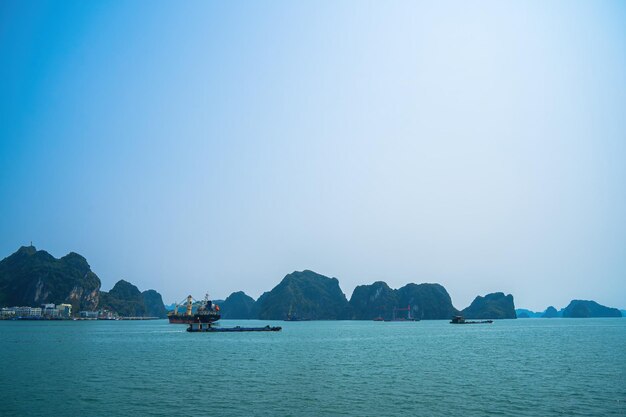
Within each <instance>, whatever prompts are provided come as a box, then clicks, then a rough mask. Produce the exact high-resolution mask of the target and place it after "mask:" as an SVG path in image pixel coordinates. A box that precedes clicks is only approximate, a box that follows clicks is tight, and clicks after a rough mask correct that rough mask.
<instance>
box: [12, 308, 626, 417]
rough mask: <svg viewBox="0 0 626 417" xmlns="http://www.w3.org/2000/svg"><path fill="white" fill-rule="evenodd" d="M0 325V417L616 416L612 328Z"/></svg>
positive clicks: (624, 360) (623, 346)
mask: <svg viewBox="0 0 626 417" xmlns="http://www.w3.org/2000/svg"><path fill="white" fill-rule="evenodd" d="M266 324H269V325H275V326H276V325H277V326H282V328H283V329H282V331H281V332H259V333H188V332H186V331H185V329H186V326H185V325H174V324H169V323H168V322H167V321H166V320H154V321H59V322H26V321H0V358H1V361H0V365H1V366H0V376H1V381H2V382H1V386H0V416H3V417H7V416H136V417H139V416H168V417H170V416H172V417H173V416H177V415H181V416H183V415H185V416H220V417H224V416H626V318H604V319H518V320H496V321H495V322H494V323H493V324H484V325H452V324H449V323H448V321H421V322H374V321H371V322H370V321H302V322H273V321H254V320H251V321H247V320H222V321H221V325H222V326H223V327H231V326H237V325H240V326H265V325H266Z"/></svg>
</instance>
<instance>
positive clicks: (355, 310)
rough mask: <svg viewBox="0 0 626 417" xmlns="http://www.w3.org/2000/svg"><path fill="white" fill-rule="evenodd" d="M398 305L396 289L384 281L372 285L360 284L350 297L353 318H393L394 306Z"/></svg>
mask: <svg viewBox="0 0 626 417" xmlns="http://www.w3.org/2000/svg"><path fill="white" fill-rule="evenodd" d="M397 306H398V295H397V294H396V291H395V290H392V289H391V288H389V286H388V285H387V284H386V283H385V282H382V281H377V282H375V283H373V284H371V285H359V286H358V287H356V288H355V289H354V292H353V293H352V297H350V307H352V318H353V319H355V320H373V319H375V318H377V317H382V318H384V319H387V320H388V319H391V316H392V314H393V308H394V307H397Z"/></svg>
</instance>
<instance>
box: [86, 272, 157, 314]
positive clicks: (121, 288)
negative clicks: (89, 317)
mask: <svg viewBox="0 0 626 417" xmlns="http://www.w3.org/2000/svg"><path fill="white" fill-rule="evenodd" d="M98 308H100V309H106V310H111V311H114V312H116V313H117V314H119V315H120V316H123V317H160V318H164V317H166V315H167V312H166V310H165V306H164V305H163V299H162V298H161V294H159V293H158V292H156V291H155V290H147V291H144V292H143V293H142V292H140V291H139V289H138V288H137V287H135V286H134V285H133V284H131V283H130V282H127V281H124V280H123V279H122V280H120V281H118V282H117V283H116V284H115V285H114V286H113V288H112V289H111V291H109V292H108V293H107V292H104V291H102V292H101V293H100V304H99V305H98Z"/></svg>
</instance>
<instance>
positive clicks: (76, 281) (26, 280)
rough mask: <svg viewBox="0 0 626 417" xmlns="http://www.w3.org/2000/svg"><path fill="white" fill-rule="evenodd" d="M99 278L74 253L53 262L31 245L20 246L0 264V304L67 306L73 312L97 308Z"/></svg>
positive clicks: (83, 259) (81, 258)
mask: <svg viewBox="0 0 626 417" xmlns="http://www.w3.org/2000/svg"><path fill="white" fill-rule="evenodd" d="M99 290H100V279H99V278H98V276H97V275H96V274H94V273H93V272H92V271H91V268H90V267H89V264H88V263H87V260H86V259H85V258H83V257H82V256H80V255H79V254H77V253H74V252H71V253H69V254H68V255H66V256H64V257H62V258H60V259H57V258H55V257H54V256H52V255H50V254H49V253H48V252H46V251H43V250H39V251H38V250H36V249H35V247H34V246H22V247H21V248H20V249H19V250H18V251H17V252H15V253H14V254H12V255H10V256H8V257H6V258H5V259H3V260H2V261H0V305H4V306H9V305H10V306H38V305H40V304H43V303H55V304H61V303H69V304H72V309H73V311H75V312H76V311H79V310H91V309H94V308H95V307H96V306H97V305H98V301H99Z"/></svg>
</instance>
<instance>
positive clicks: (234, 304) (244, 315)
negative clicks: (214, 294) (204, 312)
mask: <svg viewBox="0 0 626 417" xmlns="http://www.w3.org/2000/svg"><path fill="white" fill-rule="evenodd" d="M216 304H218V305H219V306H220V314H221V315H222V318H223V319H253V318H256V316H253V309H254V298H252V297H250V296H248V295H246V293H244V292H243V291H238V292H234V293H232V294H231V295H229V296H228V297H227V298H226V300H224V301H222V302H221V303H217V302H216Z"/></svg>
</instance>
